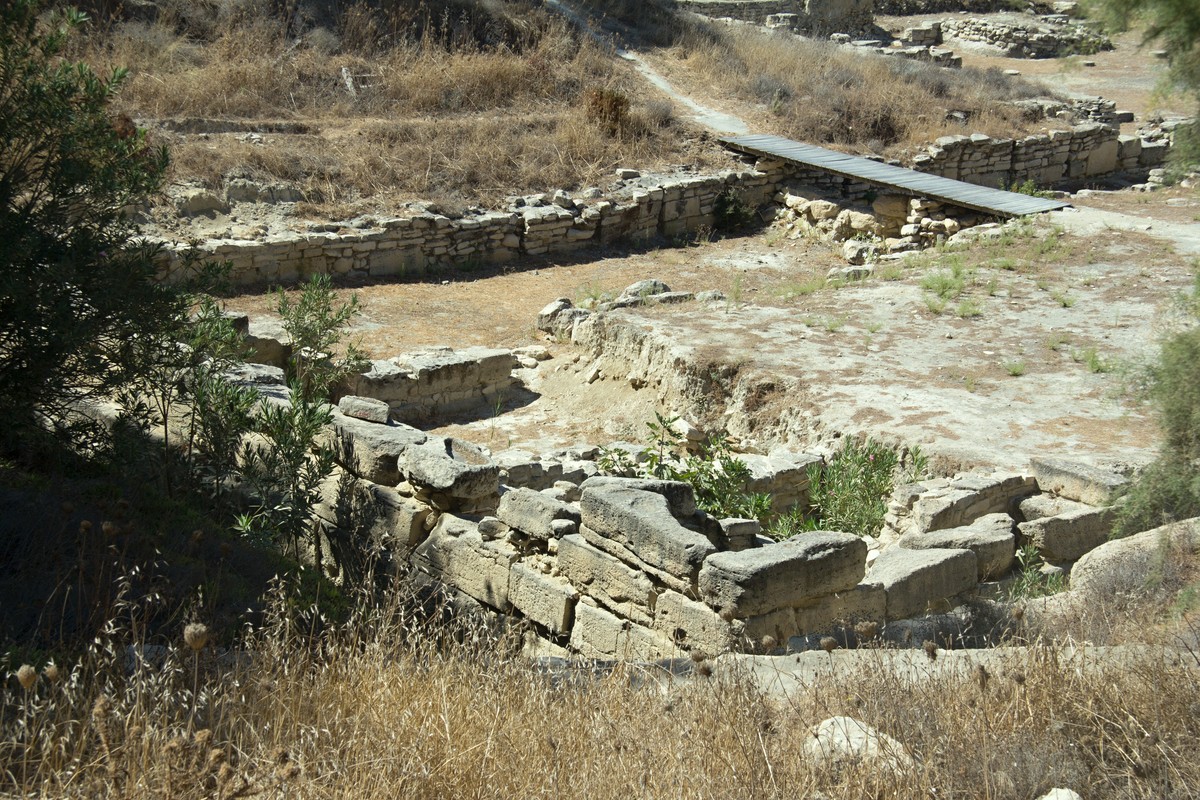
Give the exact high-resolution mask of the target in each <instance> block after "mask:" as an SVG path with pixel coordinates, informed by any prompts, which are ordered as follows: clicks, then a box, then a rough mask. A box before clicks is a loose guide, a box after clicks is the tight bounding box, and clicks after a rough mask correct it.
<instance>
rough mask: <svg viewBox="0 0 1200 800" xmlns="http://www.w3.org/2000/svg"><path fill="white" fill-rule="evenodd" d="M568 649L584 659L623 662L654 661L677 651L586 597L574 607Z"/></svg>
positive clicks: (659, 638) (664, 639)
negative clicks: (573, 618) (573, 619)
mask: <svg viewBox="0 0 1200 800" xmlns="http://www.w3.org/2000/svg"><path fill="white" fill-rule="evenodd" d="M571 649H572V650H574V651H575V652H576V653H578V654H579V655H581V656H583V657H584V658H604V659H609V658H615V659H619V660H622V661H655V660H657V659H660V658H670V657H672V656H675V655H678V653H679V649H678V648H677V647H675V645H674V644H672V643H671V642H670V641H669V640H668V639H666V638H664V637H663V636H661V635H659V634H658V633H655V632H654V631H652V630H650V629H649V628H645V627H643V626H641V625H637V624H635V623H633V622H630V621H629V620H627V619H621V618H619V617H617V616H615V615H613V614H611V613H609V612H608V611H605V610H604V609H602V608H599V607H598V606H596V605H595V603H594V601H592V600H591V599H590V598H587V597H584V598H582V599H581V600H580V601H579V604H578V605H577V606H576V607H575V624H574V625H573V626H572V628H571Z"/></svg>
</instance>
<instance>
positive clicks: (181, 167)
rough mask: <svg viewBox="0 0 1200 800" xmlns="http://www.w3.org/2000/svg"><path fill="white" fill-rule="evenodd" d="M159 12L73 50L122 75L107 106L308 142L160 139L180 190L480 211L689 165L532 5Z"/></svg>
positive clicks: (604, 55) (601, 53)
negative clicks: (470, 206)
mask: <svg viewBox="0 0 1200 800" xmlns="http://www.w3.org/2000/svg"><path fill="white" fill-rule="evenodd" d="M410 6H411V8H410ZM159 8H160V11H159V14H158V17H157V19H156V20H155V21H153V22H146V21H139V20H123V21H122V20H115V21H109V23H108V24H104V25H97V26H94V29H93V30H92V32H91V35H90V36H89V37H87V38H85V39H82V40H81V41H80V42H79V43H78V51H77V52H76V53H75V55H76V56H78V57H81V58H83V59H85V60H86V61H88V62H89V63H91V64H93V65H95V66H97V67H98V68H101V69H107V68H109V67H114V66H128V67H130V69H131V77H130V80H129V82H128V84H127V85H126V88H125V90H124V91H123V93H122V95H121V97H120V98H119V99H118V102H117V103H116V108H117V110H119V111H121V112H123V113H127V114H129V115H130V116H133V117H135V118H138V119H139V120H145V121H147V122H149V123H151V124H153V121H154V120H156V119H163V118H170V117H201V118H217V119H232V120H249V121H259V122H262V123H272V122H276V121H279V120H289V121H303V122H305V123H307V125H308V127H309V128H310V129H311V133H310V134H309V135H302V136H293V135H284V134H273V135H268V136H267V138H266V140H265V141H262V140H255V141H246V137H244V136H241V137H239V136H236V135H232V134H204V135H199V136H196V135H183V134H169V133H167V132H165V131H164V132H162V133H161V134H160V136H161V137H163V138H164V139H165V140H166V141H167V143H168V144H170V145H171V149H172V152H173V154H174V157H175V173H174V177H175V178H176V179H177V180H184V179H190V178H200V179H202V180H204V181H205V182H206V183H208V184H210V185H214V186H215V185H218V184H219V183H220V181H221V179H223V178H225V177H230V176H237V177H256V178H261V179H267V180H270V179H282V180H287V181H290V182H292V183H295V184H297V185H298V186H300V187H301V188H302V190H303V191H304V194H305V197H306V199H307V200H308V201H310V202H313V203H318V204H335V203H347V202H351V201H354V200H357V199H361V198H366V197H374V196H379V195H384V196H391V197H392V198H395V197H405V198H409V199H412V198H423V199H447V198H457V199H459V200H464V201H468V202H478V201H482V202H490V203H495V202H498V201H499V200H500V199H501V198H502V197H503V196H504V195H506V194H522V193H528V192H533V191H545V190H552V189H557V188H580V187H582V186H587V185H589V184H593V183H596V182H599V181H601V180H602V179H604V178H606V177H608V176H609V175H611V172H612V170H613V168H614V167H615V166H617V165H619V164H622V163H625V164H629V163H633V164H638V165H656V164H659V165H661V164H666V163H681V162H689V161H695V160H696V158H697V155H698V153H697V151H696V150H695V148H693V146H692V145H691V144H690V143H689V141H688V139H689V138H690V134H688V133H686V132H685V131H684V130H683V129H682V128H681V126H680V125H679V124H678V123H677V121H676V120H675V119H674V117H673V112H672V109H671V106H670V104H669V103H666V102H665V101H663V100H661V99H659V98H657V97H656V96H652V95H648V94H647V92H646V91H645V90H644V89H642V88H641V87H640V86H639V85H638V84H637V82H636V81H637V79H636V77H635V76H633V75H632V73H631V72H630V70H629V69H628V68H627V67H626V66H625V65H623V64H622V63H621V62H620V61H619V60H617V59H615V58H614V57H613V55H612V53H611V52H609V51H608V50H607V49H606V48H604V47H603V46H602V45H600V44H597V43H596V42H595V41H593V40H592V39H590V38H588V37H587V36H583V35H580V34H578V33H577V32H576V31H575V30H574V29H573V28H572V27H571V25H570V23H569V22H567V21H565V20H563V19H562V18H560V17H557V16H555V15H552V14H550V13H548V12H547V11H545V10H544V9H543V8H542V7H541V6H540V5H537V4H533V3H527V2H521V0H510V1H508V2H496V3H491V4H474V3H470V4H461V7H456V8H454V9H450V10H449V11H447V12H446V13H444V14H438V13H435V12H432V11H431V10H430V9H429V8H427V7H425V6H423V5H418V4H415V3H397V4H392V5H390V6H389V7H388V8H387V9H384V10H375V11H371V10H370V9H369V8H368V7H367V6H366V5H364V4H355V5H350V6H347V7H343V8H342V10H341V11H340V12H339V13H336V14H332V15H329V16H328V18H325V19H321V20H307V21H306V20H297V19H294V18H289V17H288V16H287V15H285V14H279V13H272V12H271V11H270V10H269V9H268V8H267V7H265V6H263V7H259V6H257V5H254V4H248V3H247V4H240V5H239V4H237V3H232V2H225V3H219V4H214V5H213V6H204V7H196V8H192V7H189V4H182V3H170V2H163V3H160V5H159ZM205 9H207V11H205ZM321 23H323V24H321ZM348 84H349V85H348ZM351 86H352V87H353V90H352V91H351ZM598 91H600V92H607V93H609V95H610V96H613V97H617V98H620V99H621V101H622V103H623V106H622V107H621V109H620V111H619V118H617V119H615V120H614V119H608V118H604V119H598V118H597V117H596V115H595V114H594V113H592V110H591V107H590V106H589V103H588V102H587V98H588V97H589V93H595V92H598ZM714 156H715V154H712V153H711V151H709V155H708V156H707V157H708V158H712V157H714ZM703 158H704V156H702V157H701V160H703ZM716 158H718V159H719V158H720V157H719V156H716Z"/></svg>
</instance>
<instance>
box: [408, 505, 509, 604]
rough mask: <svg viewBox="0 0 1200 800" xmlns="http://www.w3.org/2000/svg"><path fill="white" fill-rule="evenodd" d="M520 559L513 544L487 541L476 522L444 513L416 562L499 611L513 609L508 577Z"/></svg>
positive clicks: (420, 547) (440, 578)
mask: <svg viewBox="0 0 1200 800" xmlns="http://www.w3.org/2000/svg"><path fill="white" fill-rule="evenodd" d="M518 557H519V553H517V551H516V550H515V549H514V548H513V547H512V545H509V544H507V543H506V542H501V541H485V540H484V539H483V536H482V535H481V534H480V532H479V527H478V526H477V525H476V524H475V523H473V522H470V521H468V520H465V519H462V518H460V517H456V516H454V515H453V514H442V515H441V517H439V518H438V522H437V525H435V526H434V528H433V530H432V531H431V532H430V534H429V538H427V539H426V540H425V541H424V542H422V543H421V544H420V545H419V546H418V547H417V549H416V550H415V551H414V552H413V561H414V563H416V564H418V565H419V566H421V567H423V568H424V569H426V570H427V571H428V572H429V573H430V574H431V575H433V576H434V577H435V578H437V579H439V580H440V581H442V582H443V583H445V584H447V585H449V586H452V587H454V588H455V589H458V590H459V591H461V592H463V593H465V594H467V595H470V596H471V597H473V598H475V599H476V600H478V601H479V602H481V603H486V604H487V605H489V606H491V607H492V608H495V609H497V610H499V611H508V610H509V609H510V607H511V605H510V603H509V599H508V575H509V570H510V568H511V566H512V564H513V562H515V561H516V560H517V558H518Z"/></svg>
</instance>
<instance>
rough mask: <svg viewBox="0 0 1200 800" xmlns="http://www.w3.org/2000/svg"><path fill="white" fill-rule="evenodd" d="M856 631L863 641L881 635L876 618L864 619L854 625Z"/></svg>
mask: <svg viewBox="0 0 1200 800" xmlns="http://www.w3.org/2000/svg"><path fill="white" fill-rule="evenodd" d="M854 633H855V635H857V636H858V638H859V639H861V640H862V641H869V640H871V639H874V638H875V637H876V636H878V635H879V623H878V622H875V621H874V620H869V619H867V620H863V621H862V622H860V623H858V624H857V625H855V626H854Z"/></svg>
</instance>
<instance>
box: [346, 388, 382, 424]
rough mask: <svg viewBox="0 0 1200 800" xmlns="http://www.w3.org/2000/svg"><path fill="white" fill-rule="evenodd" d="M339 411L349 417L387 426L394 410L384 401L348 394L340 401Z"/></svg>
mask: <svg viewBox="0 0 1200 800" xmlns="http://www.w3.org/2000/svg"><path fill="white" fill-rule="evenodd" d="M338 411H341V412H342V413H343V414H345V415H346V416H347V417H354V418H355V419H361V420H366V421H367V422H375V423H378V424H381V425H386V424H387V422H388V418H389V416H390V414H391V411H392V409H391V408H390V407H389V406H388V404H387V403H385V402H383V401H382V400H376V399H374V398H372V397H358V396H356V395H349V394H348V395H346V396H345V397H343V398H342V399H341V400H338Z"/></svg>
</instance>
